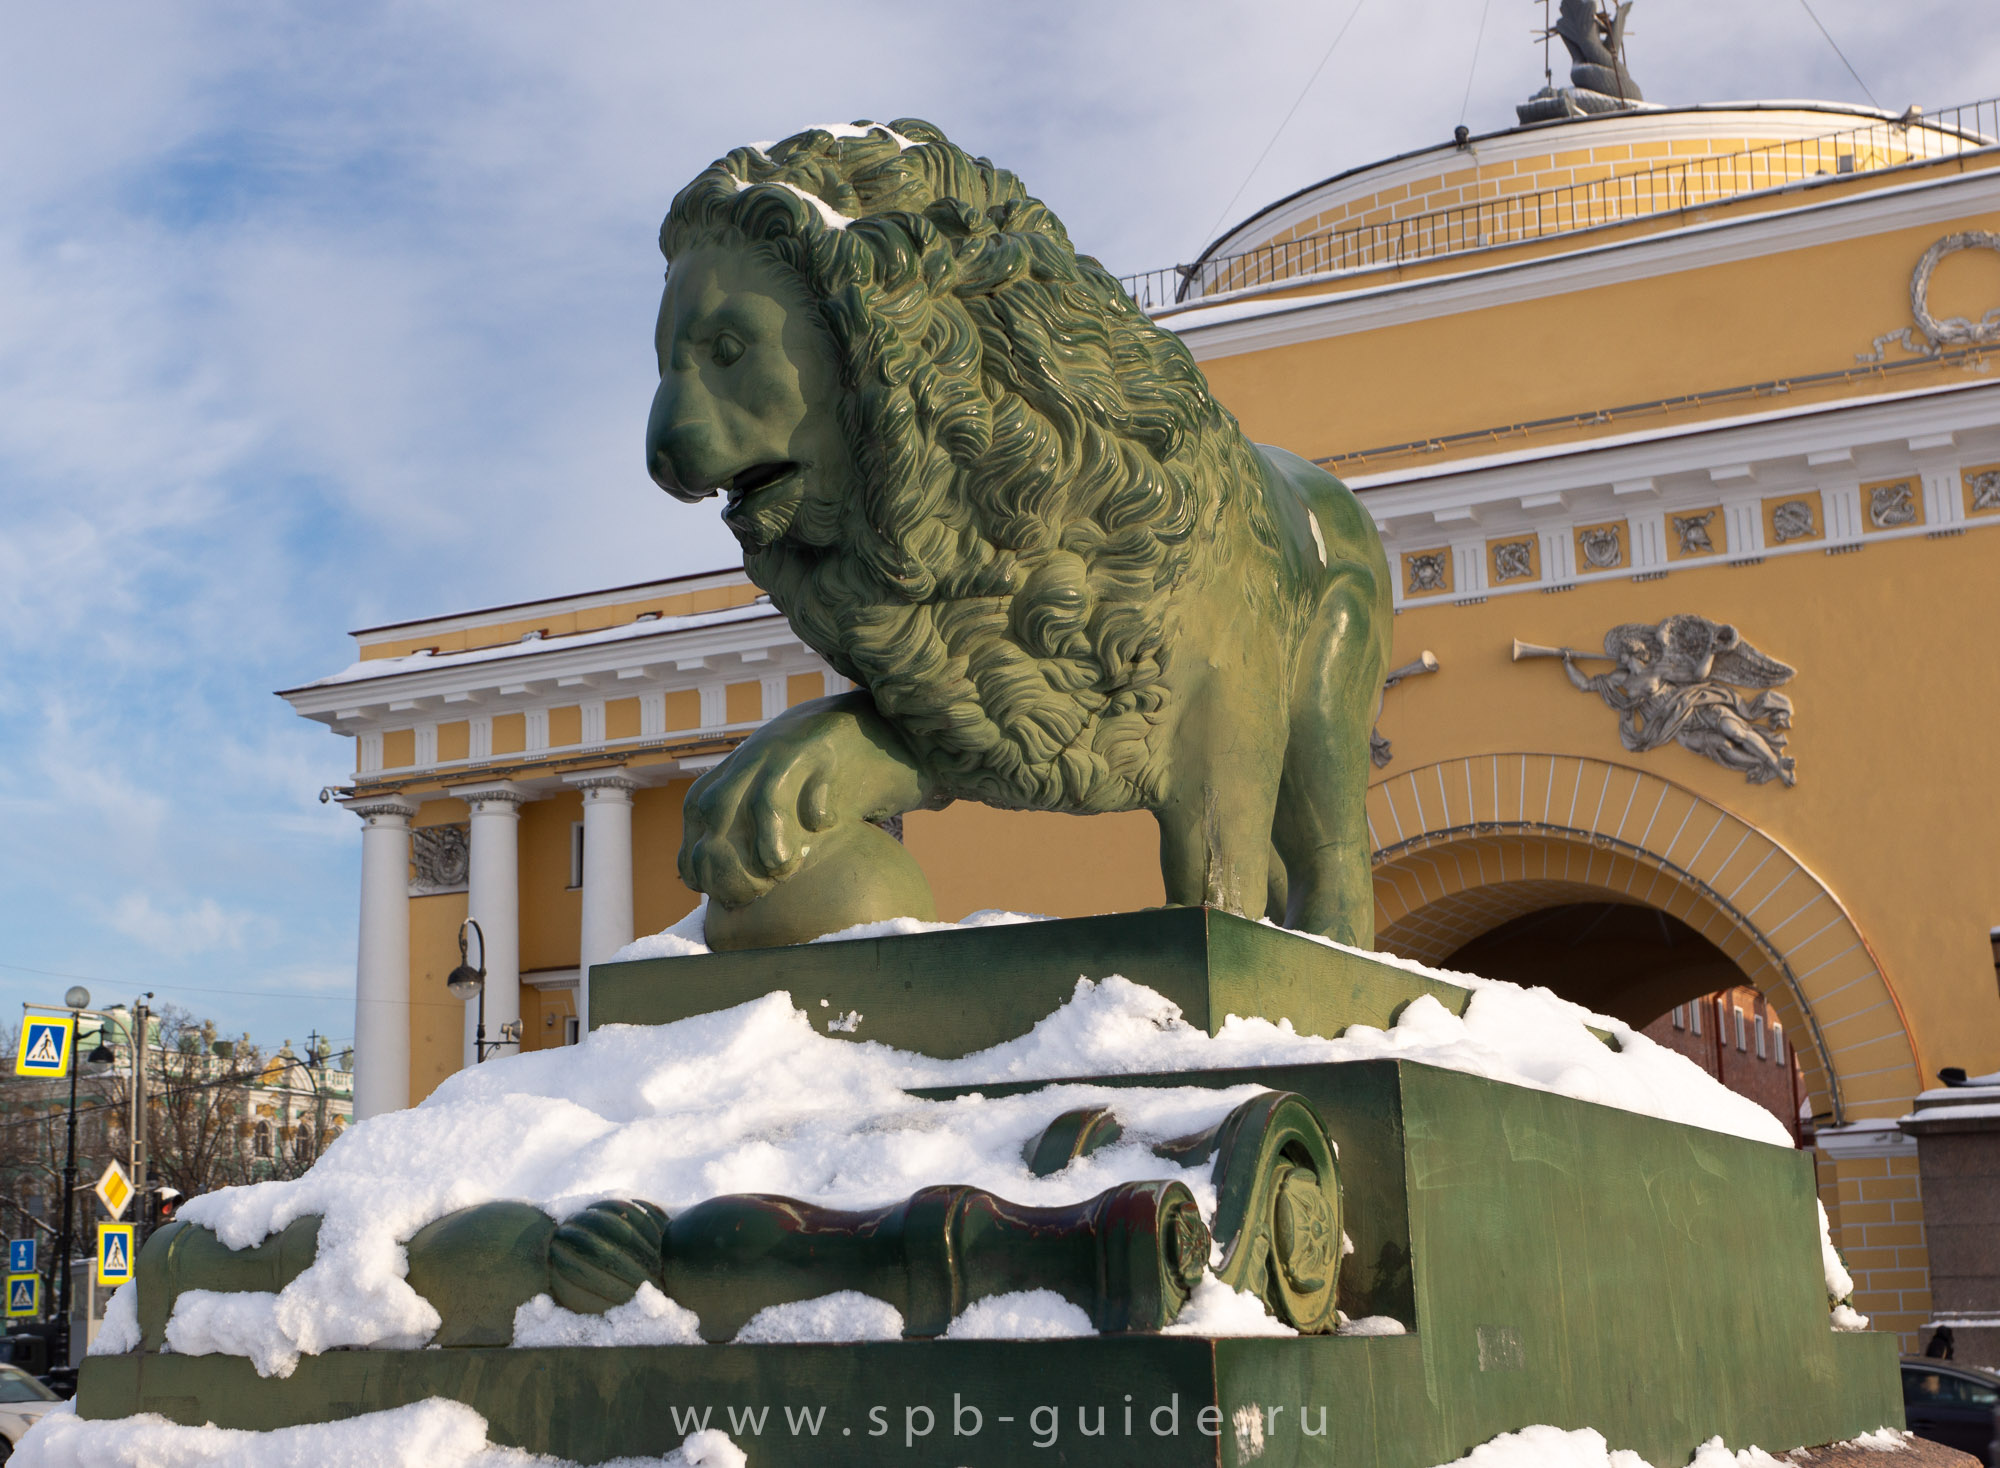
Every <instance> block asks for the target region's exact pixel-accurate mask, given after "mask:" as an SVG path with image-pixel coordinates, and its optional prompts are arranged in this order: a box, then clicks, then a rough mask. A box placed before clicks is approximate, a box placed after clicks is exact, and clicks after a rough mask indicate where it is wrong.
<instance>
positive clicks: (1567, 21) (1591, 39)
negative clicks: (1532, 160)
mask: <svg viewBox="0 0 2000 1468" xmlns="http://www.w3.org/2000/svg"><path fill="white" fill-rule="evenodd" d="M1631 10H1632V0H1622V3H1620V4H1619V5H1618V7H1617V9H1616V10H1614V11H1605V10H1602V9H1600V8H1599V6H1598V0H1562V10H1561V13H1560V15H1559V16H1558V18H1557V20H1556V23H1555V24H1554V25H1553V26H1551V27H1549V29H1548V30H1547V31H1546V32H1545V33H1544V35H1545V37H1546V36H1549V35H1553V36H1555V37H1556V38H1557V39H1559V40H1560V41H1561V42H1562V43H1563V45H1564V46H1566V47H1568V48H1569V57H1570V62H1571V65H1570V69H1569V79H1570V83H1571V85H1569V86H1567V87H1562V88H1558V87H1556V85H1555V84H1554V81H1553V79H1552V78H1551V79H1549V80H1548V82H1547V84H1546V85H1544V86H1543V87H1542V89H1541V90H1540V91H1539V92H1537V93H1535V95H1534V96H1532V97H1530V98H1529V99H1528V100H1527V101H1525V102H1522V103H1520V104H1519V105H1518V106H1516V107H1515V108H1514V111H1515V113H1516V114H1517V115H1518V116H1519V117H1520V119H1521V121H1522V122H1523V123H1530V122H1549V121H1553V120H1554V119H1556V118H1561V117H1582V116H1585V115H1586V114H1588V113H1594V112H1629V111H1633V110H1635V109H1636V108H1639V107H1643V106H1644V105H1645V97H1644V96H1643V95H1641V93H1640V91H1639V84H1638V83H1637V82H1635V81H1633V80H1632V73H1631V72H1629V71H1627V70H1626V69H1625V20H1626V17H1627V16H1628V15H1630V14H1631Z"/></svg>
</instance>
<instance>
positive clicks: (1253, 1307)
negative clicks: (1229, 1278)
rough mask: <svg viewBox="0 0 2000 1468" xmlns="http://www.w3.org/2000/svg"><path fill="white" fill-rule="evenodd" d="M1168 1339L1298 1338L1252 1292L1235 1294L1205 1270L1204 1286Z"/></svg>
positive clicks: (1170, 1329)
mask: <svg viewBox="0 0 2000 1468" xmlns="http://www.w3.org/2000/svg"><path fill="white" fill-rule="evenodd" d="M1164 1334H1166V1335H1201V1336H1218V1335H1297V1334H1298V1332H1297V1331H1295V1330H1293V1329H1292V1328H1291V1327H1290V1326H1289V1325H1287V1324H1285V1322H1284V1321H1282V1320H1279V1319H1278V1318H1277V1317H1276V1316H1274V1315H1272V1314H1271V1313H1270V1312H1269V1311H1268V1310H1266V1309H1265V1308H1264V1302H1263V1301H1262V1300H1260V1299H1258V1298H1257V1297H1256V1296H1255V1295H1253V1294H1251V1293H1250V1291H1248V1290H1232V1289H1231V1288H1230V1287H1229V1286H1228V1285H1226V1284H1224V1283H1223V1282H1222V1281H1221V1280H1219V1279H1217V1278H1216V1277H1215V1274H1214V1271H1212V1270H1203V1271H1202V1276H1201V1283H1200V1284H1198V1285H1196V1286H1195V1287H1194V1293H1193V1294H1192V1295H1190V1296H1189V1297H1188V1302H1187V1304H1185V1305H1184V1306H1182V1307H1181V1313H1180V1316H1179V1318H1177V1319H1176V1320H1175V1321H1174V1323H1173V1324H1172V1325H1170V1326H1168V1327H1167V1328H1166V1330H1165V1332H1164Z"/></svg>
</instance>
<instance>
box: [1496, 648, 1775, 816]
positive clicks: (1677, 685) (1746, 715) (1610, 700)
mask: <svg viewBox="0 0 2000 1468" xmlns="http://www.w3.org/2000/svg"><path fill="white" fill-rule="evenodd" d="M1524 658H1561V659H1562V663H1563V671H1564V672H1566V673H1567V674H1569V680H1570V682H1571V683H1574V684H1575V685H1576V686H1577V687H1578V688H1579V689H1581V690H1582V691H1583V692H1585V693H1595V694H1597V695H1598V696H1599V697H1600V698H1602V699H1603V700H1604V702H1605V703H1606V704H1607V705H1609V706H1610V707H1611V708H1613V709H1615V710H1616V711H1617V713H1618V740H1619V742H1620V743H1621V744H1623V745H1624V746H1625V748H1627V749H1629V750H1631V751H1632V752H1633V753H1634V754H1643V753H1645V752H1646V751H1647V750H1652V749H1658V748H1659V747H1660V746H1662V745H1664V744H1667V743H1669V742H1672V743H1676V744H1679V745H1680V746H1681V747H1682V748H1683V749H1688V750H1692V751H1693V752H1694V753H1696V754H1698V755H1701V756H1702V757H1703V758H1705V759H1711V760H1714V761H1715V762H1716V763H1717V764H1719V765H1722V766H1723V767H1724V768H1726V769H1731V770H1741V771H1742V772H1743V774H1744V776H1745V778H1747V779H1748V780H1749V782H1750V783H1751V784H1752V785H1764V784H1768V783H1769V782H1770V781H1772V780H1778V781H1781V782H1782V783H1784V784H1786V785H1792V784H1796V783H1797V780H1798V777H1797V775H1796V774H1795V773H1794V769H1793V765H1794V761H1793V759H1792V756H1791V755H1789V754H1787V753H1785V745H1786V742H1787V735H1786V731H1787V730H1789V729H1790V728H1791V727H1792V701H1791V700H1790V699H1789V698H1787V697H1786V696H1785V695H1784V694H1782V693H1778V692H1776V691H1774V690H1776V689H1777V688H1778V687H1779V685H1781V684H1784V683H1789V682H1790V681H1791V679H1792V674H1793V672H1794V671H1795V670H1794V669H1792V668H1791V667H1789V666H1787V665H1786V664H1784V663H1781V662H1779V661H1778V660H1777V659H1775V658H1771V657H1766V656H1765V655H1764V654H1763V653H1761V652H1759V651H1758V650H1757V649H1756V648H1754V647H1752V646H1751V645H1750V644H1749V643H1748V642H1745V641H1744V640H1743V638H1742V636H1741V635H1740V634H1739V633H1738V632H1737V630H1736V629H1735V628H1734V627H1732V626H1730V625H1729V624H1728V623H1726V622H1711V621H1709V620H1708V619H1707V618H1706V617H1698V616H1694V615H1692V614H1689V613H1683V614H1680V615H1677V616H1672V617H1668V618H1666V619H1665V620H1664V621H1662V622H1660V623H1658V624H1657V625H1650V626H1649V625H1648V624H1646V623H1644V622H1627V623H1624V624H1622V625H1620V626H1617V627H1613V628H1612V629H1611V630H1610V631H1609V632H1607V633H1605V634H1604V651H1603V652H1601V653H1589V652H1579V651H1577V650H1576V649H1575V648H1570V647H1544V646H1542V645H1540V644H1538V643H1532V642H1522V641H1521V640H1520V639H1519V638H1516V639H1515V640H1514V661H1515V662H1520V661H1521V660H1522V659H1524ZM1579 661H1584V662H1597V661H1608V662H1612V663H1615V664H1616V665H1617V666H1616V667H1614V668H1612V669H1610V670H1609V671H1606V672H1603V673H1595V674H1586V673H1584V671H1583V670H1582V669H1581V668H1579V667H1578V666H1577V663H1578V662H1579ZM1744 689H1755V690H1757V691H1756V692H1755V693H1753V694H1751V695H1749V696H1748V697H1746V696H1745V694H1744V693H1743V691H1742V690H1744Z"/></svg>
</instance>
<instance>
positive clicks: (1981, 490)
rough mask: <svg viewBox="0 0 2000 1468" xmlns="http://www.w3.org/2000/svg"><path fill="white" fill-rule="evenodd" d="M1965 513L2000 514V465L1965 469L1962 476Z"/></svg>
mask: <svg viewBox="0 0 2000 1468" xmlns="http://www.w3.org/2000/svg"><path fill="white" fill-rule="evenodd" d="M1963 477H1964V484H1965V513H1966V514H1968V515H1992V514H2000V464H1988V465H1986V466H1984V467H1983V468H1979V469H1967V470H1966V471H1965V474H1964V476H1963Z"/></svg>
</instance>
